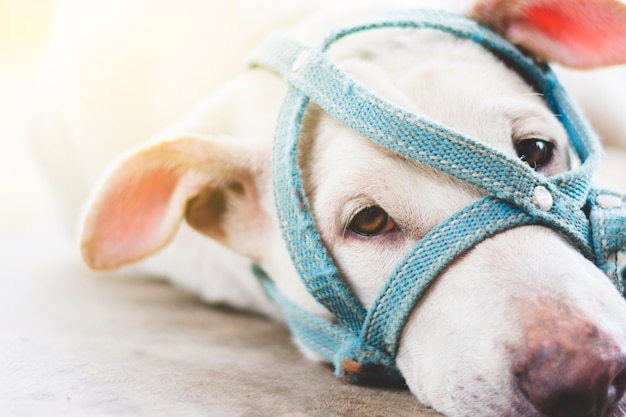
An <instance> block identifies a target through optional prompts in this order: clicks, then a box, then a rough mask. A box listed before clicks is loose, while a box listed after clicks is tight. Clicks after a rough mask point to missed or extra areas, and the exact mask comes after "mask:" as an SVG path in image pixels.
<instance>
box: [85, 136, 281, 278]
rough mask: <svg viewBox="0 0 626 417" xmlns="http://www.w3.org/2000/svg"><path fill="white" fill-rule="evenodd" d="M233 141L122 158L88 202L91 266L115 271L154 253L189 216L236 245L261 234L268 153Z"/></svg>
mask: <svg viewBox="0 0 626 417" xmlns="http://www.w3.org/2000/svg"><path fill="white" fill-rule="evenodd" d="M232 142H234V141H213V140H205V139H194V138H182V139H177V140H172V141H165V142H160V143H157V144H154V145H151V146H148V147H146V148H144V149H141V150H139V151H136V152H134V153H132V154H130V155H129V156H127V157H126V158H124V159H122V161H121V162H120V163H118V164H117V165H116V166H115V167H114V169H113V170H112V171H111V172H110V173H109V175H108V176H106V180H105V181H104V183H103V184H102V185H101V186H100V187H99V189H97V190H96V193H95V194H94V196H93V198H92V201H91V203H90V204H89V205H88V209H87V212H86V214H85V217H84V221H83V228H82V234H81V248H82V253H83V257H84V259H85V261H86V263H87V264H88V265H89V266H90V267H92V268H94V269H110V268H115V267H118V266H120V265H123V264H126V263H130V262H133V261H136V260H139V259H141V258H143V257H145V256H148V255H150V254H152V253H154V252H156V251H158V250H159V249H161V248H162V247H163V246H165V245H166V244H167V243H168V242H169V241H170V240H171V238H172V237H173V236H174V234H175V232H176V230H177V228H178V225H179V223H180V221H181V220H182V219H183V217H184V218H186V220H187V222H188V223H189V224H190V225H191V226H192V227H194V228H195V229H197V230H198V231H200V232H201V233H203V234H206V235H208V236H210V237H213V238H215V239H217V240H219V241H221V242H222V243H224V244H226V245H229V246H232V245H235V243H233V242H232V238H233V236H232V234H231V232H232V230H233V229H234V230H239V231H242V230H244V231H246V233H250V234H254V233H255V231H256V228H257V227H259V225H262V224H264V223H266V222H265V219H264V218H262V217H263V216H264V214H263V213H264V211H263V210H262V209H261V207H259V206H258V205H259V204H260V203H259V189H258V182H259V178H260V177H263V175H262V172H261V171H264V170H265V169H266V166H265V165H266V161H263V158H264V156H266V155H265V152H263V151H260V150H258V149H256V150H255V149H251V148H250V147H249V146H244V144H235V143H232ZM267 158H268V159H269V156H268V157H267ZM248 240H252V239H248Z"/></svg>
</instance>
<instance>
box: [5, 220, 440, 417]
mask: <svg viewBox="0 0 626 417" xmlns="http://www.w3.org/2000/svg"><path fill="white" fill-rule="evenodd" d="M126 278H128V279H126ZM0 347H1V348H0V349H1V359H0V408H1V409H2V415H6V416H16V417H19V416H68V417H69V416H80V417H85V416H90V417H93V416H151V417H152V416H178V415H180V416H185V417H193V416H320V417H321V416H324V417H328V416H346V417H347V416H359V417H368V416H413V417H415V416H436V415H439V414H437V413H435V412H433V411H431V410H428V409H425V408H423V407H422V406H420V405H419V404H418V403H417V402H416V400H415V399H414V397H413V396H412V395H411V394H410V393H409V392H408V391H394V390H387V389H372V388H364V387H357V386H350V385H346V384H344V383H342V382H341V381H339V380H338V379H336V378H335V377H334V376H333V373H332V370H331V369H330V368H329V367H328V366H326V365H322V364H315V363H311V362H309V361H307V360H305V359H303V358H302V356H301V355H300V353H299V352H298V351H297V350H296V349H295V348H294V346H293V345H292V344H291V342H290V337H289V334H288V332H287V331H286V330H285V329H284V328H283V327H281V326H280V325H277V324H275V323H272V322H269V321H267V320H265V319H263V318H259V317H254V316H250V315H245V314H241V313H236V312H229V311H227V310H225V309H219V308H214V307H209V306H207V305H206V304H203V303H202V302H200V301H199V300H198V299H197V298H195V297H194V296H192V295H189V294H186V293H184V292H182V291H180V290H178V289H176V288H174V287H172V286H170V285H168V284H165V283H162V282H158V281H151V280H145V279H143V280H142V279H137V278H134V279H130V277H125V278H112V277H110V276H107V275H101V274H95V273H92V272H89V271H87V270H85V269H84V268H83V267H82V265H81V264H80V263H79V262H78V258H77V254H76V253H75V249H74V246H73V245H72V244H71V243H70V242H68V241H67V239H66V238H64V235H63V233H62V232H61V231H60V230H59V229H58V228H56V227H55V226H53V225H51V224H47V223H42V224H39V225H34V226H32V227H31V228H30V229H29V230H27V231H22V232H19V233H14V234H12V235H11V236H5V237H4V238H3V239H2V241H0Z"/></svg>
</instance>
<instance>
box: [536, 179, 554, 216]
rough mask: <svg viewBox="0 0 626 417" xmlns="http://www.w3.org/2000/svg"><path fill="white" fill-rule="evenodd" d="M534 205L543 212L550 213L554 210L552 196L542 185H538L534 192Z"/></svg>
mask: <svg viewBox="0 0 626 417" xmlns="http://www.w3.org/2000/svg"><path fill="white" fill-rule="evenodd" d="M533 204H534V205H535V207H537V208H538V209H539V210H541V211H550V210H551V209H552V204H554V200H552V194H550V191H548V190H547V189H546V187H544V186H542V185H538V186H536V187H535V189H534V190H533Z"/></svg>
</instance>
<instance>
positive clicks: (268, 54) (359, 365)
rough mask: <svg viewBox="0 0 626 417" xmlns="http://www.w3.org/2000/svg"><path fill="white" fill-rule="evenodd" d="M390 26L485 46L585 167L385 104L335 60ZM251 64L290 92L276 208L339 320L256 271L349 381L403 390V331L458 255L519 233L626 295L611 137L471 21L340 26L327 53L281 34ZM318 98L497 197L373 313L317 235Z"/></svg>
mask: <svg viewBox="0 0 626 417" xmlns="http://www.w3.org/2000/svg"><path fill="white" fill-rule="evenodd" d="M385 28H402V29H406V30H420V29H430V30H438V31H442V32H446V33H449V34H452V35H454V36H457V37H459V38H463V39H469V40H471V41H474V42H476V43H478V44H480V45H482V46H483V47H484V48H485V49H487V50H488V51H490V52H491V53H492V54H494V55H495V56H497V57H498V58H499V59H500V60H502V62H503V63H504V64H505V65H507V66H508V67H509V68H510V69H511V70H513V71H515V72H517V73H518V74H520V75H521V76H522V77H523V78H524V80H525V81H526V82H527V83H529V84H530V85H531V86H532V87H533V88H534V89H535V91H536V92H537V93H539V94H541V95H542V96H543V97H544V100H545V102H546V104H547V106H548V107H549V108H550V110H551V111H552V112H553V113H554V114H557V115H559V119H560V121H561V123H562V124H563V126H564V128H565V130H566V131H567V133H568V136H569V140H570V145H571V147H572V149H573V151H574V152H575V154H576V155H577V157H578V159H579V160H580V162H581V163H580V165H579V166H578V167H577V168H575V169H572V170H569V171H567V172H564V173H560V174H558V175H555V176H552V177H546V176H544V175H542V174H540V173H537V172H535V171H534V170H532V169H531V168H530V167H529V166H528V165H527V164H525V163H524V162H522V161H520V160H518V159H515V158H511V157H509V156H507V155H505V154H503V153H501V152H500V151H498V150H496V149H494V148H492V147H489V146H487V145H485V144H482V143H480V142H479V141H478V140H476V139H474V138H471V137H468V136H466V135H464V134H462V133H460V132H457V131H455V130H454V129H452V128H450V127H447V126H444V125H442V124H440V123H438V122H436V121H434V120H430V119H429V118H427V117H425V116H423V115H417V114H414V113H412V112H409V111H407V110H406V109H403V108H401V107H399V106H397V105H395V104H393V103H391V102H389V101H387V100H385V99H383V98H381V97H379V96H377V95H376V94H374V93H373V92H372V91H371V90H369V89H368V88H367V87H365V86H363V85H361V84H360V83H358V82H356V81H355V80H353V79H352V78H351V77H350V76H349V75H348V74H346V73H345V72H344V71H342V70H341V69H339V68H338V67H337V66H336V65H335V64H334V63H333V61H332V58H331V56H330V54H329V53H328V50H329V48H330V46H331V45H332V44H333V43H335V42H337V41H339V40H340V39H342V38H344V37H346V36H349V35H352V34H356V33H360V32H365V31H372V30H380V29H385ZM251 63H252V65H253V66H262V67H265V68H268V69H270V70H272V71H274V72H275V73H277V74H278V75H280V76H281V77H282V78H283V79H284V80H285V81H286V82H287V84H288V86H289V88H288V92H287V95H286V97H285V100H284V103H283V106H282V109H281V113H280V116H279V120H278V123H277V127H276V136H275V142H274V154H273V174H272V175H273V186H274V193H275V195H274V197H275V202H276V209H277V213H278V219H279V223H280V227H281V229H282V234H283V237H284V240H285V242H286V244H287V248H288V250H289V253H290V255H291V258H292V261H293V264H294V265H295V267H296V269H297V271H298V273H299V275H300V277H301V279H302V281H303V282H304V284H305V286H306V288H307V290H308V291H309V292H310V294H311V295H312V296H313V297H314V298H315V299H316V300H317V301H318V302H319V303H320V304H321V305H322V306H324V308H326V309H327V310H328V311H329V312H330V313H331V314H332V315H333V317H334V320H333V321H329V320H326V319H323V318H320V317H318V316H315V315H313V314H312V313H309V312H307V311H305V310H303V309H302V308H300V307H298V306H297V305H295V304H294V303H293V302H291V301H290V300H289V299H288V298H287V297H286V296H285V295H284V294H282V293H281V292H280V291H279V290H278V289H277V288H276V286H275V285H274V284H273V282H272V281H271V279H270V278H269V277H268V276H267V275H266V274H265V273H264V272H263V271H262V269H261V268H259V267H258V266H254V268H253V269H254V272H255V274H256V275H257V277H258V278H259V279H260V280H261V282H262V284H263V286H264V287H265V289H266V291H267V293H268V295H269V297H270V298H271V299H272V300H274V301H275V302H276V303H277V304H278V305H279V306H280V308H281V309H282V311H283V313H284V315H285V318H286V320H287V322H288V324H289V326H290V328H291V331H292V332H293V334H294V336H295V337H296V338H298V339H299V340H300V341H301V342H302V343H304V344H305V345H306V346H308V347H309V348H310V349H312V350H314V351H316V352H318V353H319V354H321V355H322V356H324V357H325V358H327V359H328V360H330V361H332V362H333V364H334V366H335V371H336V374H337V375H340V376H344V377H347V378H348V379H349V380H350V381H352V382H357V383H363V384H394V385H397V384H403V383H404V380H403V378H402V375H401V374H400V372H399V371H398V369H397V367H396V363H395V357H396V353H397V349H398V343H399V339H400V335H401V332H402V329H403V327H404V325H405V323H406V321H407V318H408V317H409V314H410V313H411V310H412V309H413V307H414V306H415V304H416V302H417V301H418V300H419V299H420V296H421V295H422V294H424V292H425V291H426V289H427V288H428V287H429V285H430V284H431V283H432V282H433V280H434V279H435V278H436V277H437V276H439V275H440V274H441V272H442V271H443V270H444V269H445V268H446V267H447V266H448V265H450V264H451V263H452V262H453V261H454V260H455V259H456V258H457V257H459V256H460V255H462V254H463V253H465V252H466V251H467V250H469V249H470V248H472V247H473V246H475V245H476V244H478V243H480V242H481V241H483V240H485V239H488V238H489V237H491V236H493V235H495V234H497V233H500V232H503V231H505V230H509V229H511V228H515V227H520V226H524V225H531V224H532V225H541V226H545V227H549V228H551V229H553V230H555V231H557V232H558V233H560V234H561V235H563V236H564V237H565V238H566V239H567V240H568V241H569V242H570V243H571V244H572V245H573V246H574V247H575V248H576V249H577V250H578V251H580V253H582V254H583V255H584V256H585V257H586V258H587V259H589V260H590V261H592V262H594V263H595V265H597V266H598V268H600V269H601V270H603V271H604V272H605V273H606V274H607V275H608V277H609V278H610V279H611V280H612V281H613V283H614V284H615V286H616V287H617V288H618V290H619V291H620V292H622V293H624V280H623V278H622V277H621V275H620V274H619V273H618V258H619V256H620V254H623V253H624V251H625V248H626V210H625V204H624V202H625V196H624V194H621V193H617V192H614V191H611V190H605V189H600V188H597V187H595V186H594V185H593V184H592V182H591V177H592V175H593V173H594V172H595V169H596V166H597V164H598V161H599V158H600V145H599V139H598V138H597V135H596V133H595V132H594V131H593V129H592V128H591V127H590V125H589V123H588V122H587V121H586V120H585V119H584V118H583V117H582V116H581V115H580V112H579V111H578V110H577V109H576V107H575V106H574V105H573V103H572V102H571V100H570V99H569V97H568V96H567V94H566V92H565V90H564V89H563V87H562V86H561V85H560V84H559V82H558V80H557V78H556V76H555V75H554V73H553V72H552V70H551V69H550V68H549V67H548V66H547V65H545V64H543V63H540V62H538V61H537V60H536V59H534V58H533V57H532V56H528V55H527V54H525V53H524V52H522V51H521V50H519V49H518V48H516V47H515V46H514V45H512V44H511V43H509V42H508V41H507V40H505V39H504V38H502V37H501V36H499V35H497V34H496V33H494V32H492V31H490V30H489V29H487V28H485V27H483V26H481V25H479V24H478V23H477V22H475V21H473V20H471V19H469V18H467V17H464V16H461V15H456V14H451V13H447V12H442V11H432V10H411V11H403V12H400V13H394V14H389V15H385V16H382V17H380V18H378V19H374V20H371V21H368V22H365V23H363V24H356V25H351V26H348V27H345V28H338V29H337V30H335V31H333V32H332V33H331V34H330V35H328V37H327V38H326V39H325V40H324V42H323V43H322V44H321V45H318V46H314V45H307V44H305V43H302V42H300V41H298V40H296V39H293V38H292V37H290V36H289V35H287V34H280V33H275V34H273V35H271V36H270V37H269V38H268V39H267V40H266V41H265V42H264V43H263V44H262V45H261V46H260V47H259V48H258V49H257V50H256V51H255V52H254V54H253V55H252V58H251ZM310 102H313V103H315V104H317V105H318V106H319V107H320V108H321V109H322V110H323V111H325V112H326V113H328V114H329V115H331V116H332V117H334V118H335V119H337V120H338V121H339V122H341V123H343V124H344V125H346V126H348V127H349V128H351V129H353V130H354V131H355V132H357V133H359V134H361V135H363V136H365V137H367V138H369V139H370V140H372V141H374V142H375V143H377V144H378V145H380V146H383V147H385V148H388V149H390V150H392V151H393V152H396V153H397V154H400V155H402V156H403V157H405V158H408V159H412V160H414V161H416V162H418V163H420V164H424V165H427V166H429V167H432V168H435V169H437V170H440V171H442V172H444V173H447V174H449V175H452V176H454V177H456V178H458V179H461V180H463V181H466V182H467V183H469V184H471V185H473V186H475V187H479V188H481V189H482V190H484V191H485V193H486V197H484V198H482V199H480V200H479V201H476V202H475V203H473V204H471V205H469V206H468V207H465V208H464V209H462V210H460V211H459V212H457V213H455V214H454V215H453V216H451V217H450V218H448V219H447V220H445V221H444V222H442V223H440V224H439V225H438V226H436V227H435V228H433V229H432V230H431V231H430V232H429V233H428V234H427V235H426V236H425V237H424V238H422V239H421V240H420V241H419V242H418V243H417V246H416V247H415V248H414V249H413V250H412V251H411V252H410V253H409V254H408V255H407V256H406V258H405V259H404V260H403V261H402V262H401V263H400V265H398V266H397V268H396V270H395V272H394V273H393V274H392V275H391V277H389V279H388V280H387V282H386V284H385V285H384V286H383V288H382V289H381V290H380V293H379V295H378V298H377V299H376V301H375V302H374V304H373V305H372V306H371V307H370V308H369V309H366V308H365V307H364V306H363V305H362V304H361V302H360V301H359V300H358V299H357V298H356V296H355V295H354V294H353V292H352V291H351V290H350V289H349V288H348V286H347V285H346V283H345V282H344V281H343V279H342V278H341V276H340V274H339V272H338V270H337V268H336V266H335V265H334V263H333V261H332V258H331V257H330V255H329V253H328V250H327V248H326V247H325V246H324V244H323V243H322V239H321V237H320V235H319V233H318V232H317V230H316V227H315V222H314V219H313V216H312V214H311V211H310V207H309V203H308V200H307V197H306V194H305V192H304V189H303V185H302V180H301V173H300V168H299V166H298V143H299V138H300V133H301V130H302V120H303V117H304V114H305V112H306V109H307V106H308V105H309V103H310Z"/></svg>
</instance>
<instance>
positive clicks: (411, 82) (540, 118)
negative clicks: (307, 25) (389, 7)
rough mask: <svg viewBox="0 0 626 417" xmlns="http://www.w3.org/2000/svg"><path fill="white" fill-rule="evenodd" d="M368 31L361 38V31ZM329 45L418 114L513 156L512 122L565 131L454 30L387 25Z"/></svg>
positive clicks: (530, 93)
mask: <svg viewBox="0 0 626 417" xmlns="http://www.w3.org/2000/svg"><path fill="white" fill-rule="evenodd" d="M362 35H363V36H362ZM338 44H339V45H338V51H337V52H336V53H334V50H333V48H334V46H333V48H331V54H332V55H333V60H334V62H335V63H336V64H337V66H339V67H340V68H341V69H343V70H344V71H346V72H347V73H348V74H349V75H350V76H351V77H353V78H354V79H356V80H357V81H358V82H360V83H362V84H363V85H365V86H367V87H368V88H369V89H371V90H372V91H373V92H374V93H376V94H378V95H379V96H381V97H383V98H384V99H387V100H389V101H390V102H392V103H394V104H396V105H399V106H401V107H402V108H405V109H406V110H408V111H410V112H413V113H415V114H419V115H423V116H426V117H427V118H429V119H431V120H434V121H437V122H439V123H441V124H442V125H445V126H449V127H451V128H453V129H455V130H457V131H459V132H461V133H463V134H465V135H468V136H470V137H474V138H477V139H479V140H481V141H482V142H484V143H486V144H488V145H491V146H493V147H495V148H497V149H498V150H500V151H502V152H504V153H506V154H508V155H510V156H515V154H514V151H513V148H512V146H511V142H510V141H507V140H504V141H503V140H502V139H503V138H504V139H506V138H510V136H511V130H512V128H513V126H512V125H513V124H519V122H520V121H521V120H523V119H526V120H527V121H528V122H529V123H530V124H531V126H527V127H526V130H537V131H542V130H544V131H546V130H547V131H548V132H547V133H546V134H548V135H550V136H551V139H554V140H556V141H566V140H567V137H566V133H565V131H564V129H563V127H562V125H561V124H560V123H559V122H558V120H557V119H556V118H555V117H553V115H552V113H551V112H550V110H548V108H547V106H546V104H545V102H544V101H543V99H542V97H541V96H540V95H538V94H536V93H535V91H534V90H533V88H532V87H531V86H529V85H528V84H527V83H526V82H524V80H523V79H522V77H521V76H520V75H518V74H517V73H516V72H514V71H512V70H511V69H510V68H508V67H507V66H506V65H505V64H504V63H503V62H502V61H500V60H499V59H498V58H496V57H495V56H494V55H493V54H492V53H491V52H489V51H487V50H486V49H485V48H483V47H482V46H481V45H478V44H476V43H475V42H472V41H470V40H467V39H459V38H457V37H455V36H453V35H451V34H448V33H440V32H431V31H428V30H406V29H404V30H397V29H396V30H389V31H387V30H384V31H373V32H371V33H365V34H361V33H359V34H356V35H354V36H351V37H348V38H346V39H342V40H341V41H340V42H338Z"/></svg>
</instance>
